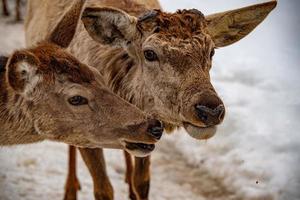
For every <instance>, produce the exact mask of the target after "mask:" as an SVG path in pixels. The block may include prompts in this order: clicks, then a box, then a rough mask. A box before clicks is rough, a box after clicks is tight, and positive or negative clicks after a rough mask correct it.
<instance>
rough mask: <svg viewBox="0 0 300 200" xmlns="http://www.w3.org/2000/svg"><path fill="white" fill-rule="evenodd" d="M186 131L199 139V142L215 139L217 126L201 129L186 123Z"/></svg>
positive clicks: (184, 125) (184, 124)
mask: <svg viewBox="0 0 300 200" xmlns="http://www.w3.org/2000/svg"><path fill="white" fill-rule="evenodd" d="M183 127H184V129H185V130H186V131H187V132H188V134H189V135H190V136H191V137H193V138H195V139H197V140H207V139H209V138H211V137H213V136H214V135H215V134H216V132H217V126H209V127H199V126H195V125H193V124H190V123H187V122H184V123H183Z"/></svg>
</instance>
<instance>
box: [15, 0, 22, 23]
mask: <svg viewBox="0 0 300 200" xmlns="http://www.w3.org/2000/svg"><path fill="white" fill-rule="evenodd" d="M20 7H21V0H16V21H21V20H22V17H21V11H20Z"/></svg>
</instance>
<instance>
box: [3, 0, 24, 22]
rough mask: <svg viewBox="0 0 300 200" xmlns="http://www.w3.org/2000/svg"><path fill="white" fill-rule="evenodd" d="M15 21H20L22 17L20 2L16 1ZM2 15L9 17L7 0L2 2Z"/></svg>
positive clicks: (19, 0)
mask: <svg viewBox="0 0 300 200" xmlns="http://www.w3.org/2000/svg"><path fill="white" fill-rule="evenodd" d="M15 4H16V5H15V13H16V14H15V20H16V21H17V22H18V21H22V15H21V0H16V1H15ZM2 15H3V16H6V17H7V16H9V15H10V12H9V9H8V4H7V0H2Z"/></svg>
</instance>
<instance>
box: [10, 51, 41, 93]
mask: <svg viewBox="0 0 300 200" xmlns="http://www.w3.org/2000/svg"><path fill="white" fill-rule="evenodd" d="M38 65H39V61H38V58H36V57H35V56H34V55H33V54H31V53H30V52H27V51H16V52H15V53H14V54H13V55H12V56H11V57H10V58H9V60H8V63H7V65H6V71H7V82H8V84H9V85H10V86H11V87H12V88H13V89H14V91H16V92H17V93H19V94H23V95H25V96H28V95H30V93H31V92H32V91H33V90H34V88H35V86H36V85H37V84H38V82H39V81H40V76H39V75H38V74H37V70H38V67H37V66H38Z"/></svg>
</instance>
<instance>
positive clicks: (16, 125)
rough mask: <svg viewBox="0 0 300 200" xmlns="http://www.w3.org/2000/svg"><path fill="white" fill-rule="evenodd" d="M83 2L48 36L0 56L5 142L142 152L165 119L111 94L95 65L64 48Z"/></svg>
mask: <svg viewBox="0 0 300 200" xmlns="http://www.w3.org/2000/svg"><path fill="white" fill-rule="evenodd" d="M84 3H85V1H84V0H78V1H77V2H76V3H75V4H74V5H73V7H72V8H73V9H72V12H75V13H78V14H76V16H77V17H76V16H75V17H74V18H72V19H71V21H70V14H69V13H67V14H66V15H65V16H64V18H63V19H62V21H61V23H58V25H57V26H56V28H55V29H54V31H53V32H52V33H51V34H50V35H49V37H47V39H46V40H45V41H42V42H40V43H39V44H37V45H35V46H32V47H30V48H27V49H21V50H16V51H15V52H14V53H12V54H11V55H10V56H8V57H6V56H1V59H0V69H1V70H0V72H1V78H0V124H1V129H0V133H1V134H0V146H10V145H18V144H30V143H35V142H40V141H43V140H52V141H57V142H64V143H66V144H70V145H74V146H77V147H81V148H99V147H107V148H117V149H127V150H128V151H129V152H131V153H133V154H134V155H138V156H147V155H148V154H149V153H150V152H151V151H152V150H153V149H154V144H155V143H156V142H157V141H158V140H159V138H160V137H161V135H162V127H161V123H160V122H159V121H158V120H155V119H153V118H151V117H150V116H147V115H146V114H145V113H144V112H142V111H141V110H140V109H138V108H137V107H135V106H133V105H132V104H130V103H128V102H126V101H125V100H124V99H122V98H120V97H118V96H117V95H116V94H114V93H112V92H111V91H110V90H109V89H108V88H107V87H106V86H105V85H104V81H103V77H102V76H101V74H100V73H99V72H98V71H97V70H95V68H92V67H90V66H87V65H85V64H83V63H81V62H79V61H78V60H77V59H76V58H75V57H74V56H72V55H71V54H70V53H68V52H67V51H66V50H65V48H66V47H67V46H68V45H69V44H70V42H71V41H72V39H73V36H74V33H75V31H76V27H77V23H78V21H79V19H80V13H81V10H82V8H83V5H84ZM66 19H67V20H68V23H69V26H65V25H66V24H65V23H64V22H65V21H66ZM62 25H63V26H62Z"/></svg>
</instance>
